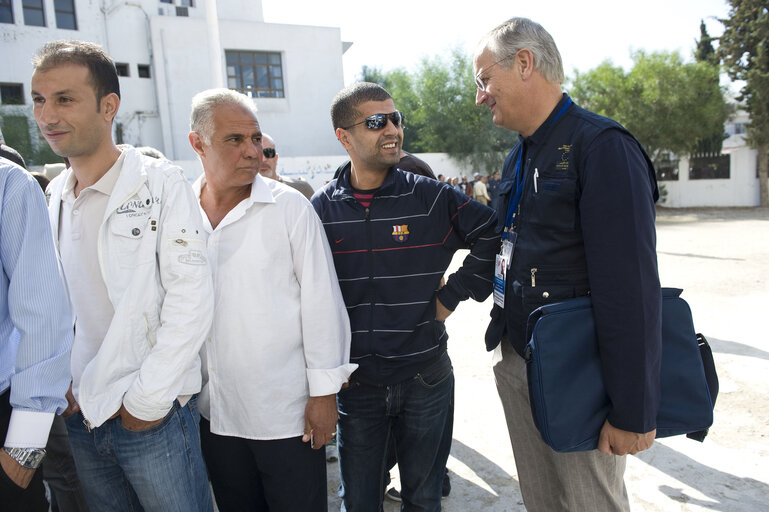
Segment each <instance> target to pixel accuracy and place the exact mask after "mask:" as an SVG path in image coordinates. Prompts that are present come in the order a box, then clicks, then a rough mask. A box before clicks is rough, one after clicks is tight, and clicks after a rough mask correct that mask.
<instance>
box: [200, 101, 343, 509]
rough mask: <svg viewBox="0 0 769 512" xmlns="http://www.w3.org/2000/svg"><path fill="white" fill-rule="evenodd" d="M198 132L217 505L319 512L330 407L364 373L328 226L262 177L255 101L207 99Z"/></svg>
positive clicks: (208, 455) (209, 425)
mask: <svg viewBox="0 0 769 512" xmlns="http://www.w3.org/2000/svg"><path fill="white" fill-rule="evenodd" d="M190 125H191V130H192V132H191V133H190V143H191V144H192V148H193V149H194V150H195V152H196V153H197V154H198V155H199V156H200V160H201V162H202V163H203V169H204V171H205V174H204V175H203V176H201V177H200V178H199V179H198V181H197V182H195V184H194V185H193V188H194V189H195V191H196V192H197V195H198V197H199V199H200V206H201V211H202V213H203V227H204V230H205V232H206V234H207V235H208V254H209V257H210V259H211V270H212V272H213V275H214V298H215V303H216V310H215V312H214V322H213V328H212V330H211V334H210V337H209V338H208V339H209V341H210V342H209V341H207V342H206V343H205V346H204V349H203V352H202V355H203V356H204V357H203V363H204V364H203V374H204V377H203V381H204V385H203V391H202V392H201V394H200V412H201V415H202V416H203V420H201V426H200V433H201V440H202V443H203V455H204V456H205V460H206V464H207V466H208V474H209V476H210V478H211V483H212V485H213V488H214V497H215V498H216V504H217V505H218V507H219V510H220V511H221V512H228V511H241V510H250V511H265V512H266V511H267V510H269V511H270V512H295V511H302V512H323V511H325V510H326V509H327V499H326V487H327V483H326V457H325V450H323V446H324V444H325V443H327V442H328V441H329V440H330V439H331V436H332V435H333V433H334V431H335V430H336V419H337V412H336V393H337V391H339V389H340V388H341V387H342V385H343V384H344V383H345V382H346V381H347V379H348V378H349V376H350V374H351V373H352V372H353V371H354V370H355V368H356V367H357V365H355V364H349V360H350V326H349V321H348V318H347V311H346V309H345V306H344V302H343V300H342V294H341V292H340V291H339V284H338V280H337V277H336V271H335V270H334V263H333V259H332V256H331V251H330V250H329V247H328V242H327V241H326V235H325V233H324V231H323V226H322V225H321V223H320V220H319V219H318V217H317V215H316V214H315V211H314V210H313V208H312V206H311V205H310V203H309V202H308V201H306V200H305V199H304V198H303V197H302V196H301V194H300V193H299V192H297V191H296V190H294V189H292V188H290V187H288V186H287V185H284V184H282V183H280V182H278V181H276V180H271V179H265V178H263V177H262V176H260V175H259V166H260V164H261V163H262V158H263V153H262V149H263V148H262V137H263V135H262V132H261V129H260V127H259V122H258V121H257V118H256V108H255V107H254V104H253V101H252V100H251V99H249V98H248V97H246V96H245V95H243V94H239V93H237V92H234V91H231V90H228V89H212V90H209V91H204V92H202V93H200V94H198V95H197V96H195V97H194V98H193V100H192V120H191V123H190Z"/></svg>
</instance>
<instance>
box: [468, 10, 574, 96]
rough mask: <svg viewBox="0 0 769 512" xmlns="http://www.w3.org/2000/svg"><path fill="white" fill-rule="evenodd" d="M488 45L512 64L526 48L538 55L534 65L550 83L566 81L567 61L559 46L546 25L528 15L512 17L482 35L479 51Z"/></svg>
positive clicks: (501, 60)
mask: <svg viewBox="0 0 769 512" xmlns="http://www.w3.org/2000/svg"><path fill="white" fill-rule="evenodd" d="M484 48H488V49H489V51H490V52H491V53H492V55H494V58H495V60H500V62H501V63H504V64H508V63H509V61H510V60H511V59H512V57H513V56H514V55H515V54H516V52H518V51H519V50H522V49H524V48H527V49H528V50H530V51H531V53H532V54H533V55H534V69H536V70H537V71H539V72H540V73H541V74H542V76H543V77H545V80H547V81H548V82H550V83H556V84H562V83H563V82H564V76H563V62H562V61H561V54H560V52H559V51H558V47H557V46H556V45H555V41H554V40H553V36H551V35H550V34H549V33H548V31H547V30H545V29H544V28H543V27H542V25H540V24H539V23H537V22H535V21H531V20H530V19H528V18H510V19H509V20H507V21H506V22H504V23H502V24H501V25H499V26H497V27H496V28H494V29H492V30H491V31H490V32H489V33H488V34H486V35H485V36H484V37H483V39H481V41H480V43H479V45H478V53H481V52H482V51H483V50H484Z"/></svg>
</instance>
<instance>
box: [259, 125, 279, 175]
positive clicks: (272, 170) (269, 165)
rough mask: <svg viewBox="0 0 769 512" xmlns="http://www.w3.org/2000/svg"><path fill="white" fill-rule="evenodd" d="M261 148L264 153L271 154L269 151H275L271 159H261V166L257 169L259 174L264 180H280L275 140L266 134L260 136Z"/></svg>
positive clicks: (265, 157)
mask: <svg viewBox="0 0 769 512" xmlns="http://www.w3.org/2000/svg"><path fill="white" fill-rule="evenodd" d="M262 147H263V148H264V150H265V152H266V153H271V151H270V149H272V151H275V154H274V156H273V157H271V158H268V157H267V155H265V156H264V158H263V159H262V165H261V166H260V167H259V174H261V175H262V176H263V177H265V178H269V179H271V180H277V179H278V178H280V176H278V171H277V168H278V153H277V151H276V149H275V140H274V139H273V138H272V137H270V136H269V135H267V134H266V133H263V134H262Z"/></svg>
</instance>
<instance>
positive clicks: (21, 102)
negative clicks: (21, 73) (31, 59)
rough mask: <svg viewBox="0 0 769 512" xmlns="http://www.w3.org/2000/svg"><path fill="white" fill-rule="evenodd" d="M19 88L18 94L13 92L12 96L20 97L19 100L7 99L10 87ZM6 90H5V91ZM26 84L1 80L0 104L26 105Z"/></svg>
mask: <svg viewBox="0 0 769 512" xmlns="http://www.w3.org/2000/svg"><path fill="white" fill-rule="evenodd" d="M11 87H13V88H18V92H19V93H18V94H13V95H12V96H11V97H12V98H18V100H19V101H10V102H8V101H7V98H6V94H4V92H6V91H7V89H8V88H11ZM4 90H5V91H4ZM24 104H25V101H24V84H19V83H15V82H0V105H24Z"/></svg>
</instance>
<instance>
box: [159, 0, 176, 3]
mask: <svg viewBox="0 0 769 512" xmlns="http://www.w3.org/2000/svg"><path fill="white" fill-rule="evenodd" d="M160 3H161V4H172V3H174V0H160Z"/></svg>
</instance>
